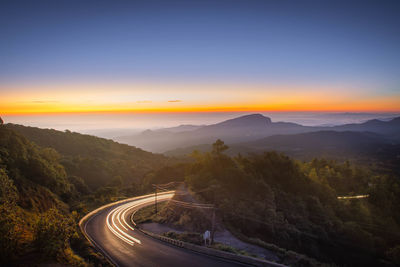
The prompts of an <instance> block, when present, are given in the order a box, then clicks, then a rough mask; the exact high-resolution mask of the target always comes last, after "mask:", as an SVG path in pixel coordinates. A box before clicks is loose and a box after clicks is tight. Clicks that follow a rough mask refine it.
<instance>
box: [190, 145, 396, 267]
mask: <svg viewBox="0 0 400 267" xmlns="http://www.w3.org/2000/svg"><path fill="white" fill-rule="evenodd" d="M226 149H227V147H226V146H225V145H224V144H223V142H221V141H218V142H216V143H215V144H214V145H213V150H212V151H211V152H207V153H203V154H202V153H194V154H193V156H194V157H195V162H194V163H192V164H190V165H189V166H188V168H187V172H186V181H187V182H188V184H189V186H190V187H191V188H192V190H193V191H194V192H200V193H198V194H197V196H198V197H199V198H200V199H203V201H204V202H207V203H213V204H215V205H216V206H217V209H218V214H219V216H220V217H222V218H223V221H224V222H225V224H226V225H228V226H230V227H231V228H232V229H233V230H234V231H235V232H236V233H237V235H239V236H242V238H244V239H246V240H251V241H252V242H255V243H257V244H259V245H263V244H267V243H272V244H277V245H279V246H280V247H283V248H286V249H291V250H294V251H297V252H300V253H304V254H306V255H308V256H310V257H313V258H315V259H317V260H319V261H321V262H327V263H331V262H334V263H336V264H339V265H342V264H345V265H357V266H366V265H369V266H371V265H375V266H377V265H390V264H400V261H399V256H400V254H399V253H400V235H399V233H400V212H399V209H398V207H399V206H400V179H399V177H397V176H394V175H390V174H385V175H382V174H379V173H377V172H371V171H370V170H369V169H368V168H367V167H356V166H354V165H351V164H349V163H348V162H345V163H337V162H335V161H327V160H323V159H314V160H312V161H310V162H305V163H303V162H298V161H294V160H292V159H291V158H289V157H287V156H285V155H283V154H278V153H275V152H265V153H263V154H259V155H251V156H248V157H243V156H240V155H239V156H238V157H234V158H232V157H229V156H227V155H225V154H224V153H223V152H224V151H225V150H226ZM359 194H369V198H366V199H357V200H338V199H337V196H343V195H359Z"/></svg>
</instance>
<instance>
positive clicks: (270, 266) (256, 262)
mask: <svg viewBox="0 0 400 267" xmlns="http://www.w3.org/2000/svg"><path fill="white" fill-rule="evenodd" d="M134 214H135V213H132V215H131V222H132V224H133V225H135V227H136V229H137V230H138V231H140V232H142V233H144V234H145V235H148V236H150V237H153V238H155V239H158V240H161V241H163V242H166V243H169V244H171V245H174V246H177V247H180V248H185V249H189V250H192V251H195V252H198V253H202V254H206V255H210V256H214V257H218V258H223V259H227V260H230V261H237V262H240V263H245V264H249V265H253V266H263V267H286V265H283V264H279V263H276V262H273V261H267V260H262V259H257V258H253V257H249V256H244V255H238V254H233V253H229V252H226V251H221V250H216V249H212V248H208V247H203V246H198V245H195V244H191V243H188V242H184V241H180V240H176V239H172V238H169V237H166V236H162V235H158V234H155V233H152V232H149V231H146V230H143V229H140V227H138V225H137V224H136V223H135V222H134V220H133V215H134Z"/></svg>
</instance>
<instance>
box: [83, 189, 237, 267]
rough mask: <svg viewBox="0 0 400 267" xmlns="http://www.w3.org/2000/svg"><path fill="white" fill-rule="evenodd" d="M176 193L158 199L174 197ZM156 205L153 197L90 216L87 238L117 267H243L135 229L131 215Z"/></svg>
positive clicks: (109, 207)
mask: <svg viewBox="0 0 400 267" xmlns="http://www.w3.org/2000/svg"><path fill="white" fill-rule="evenodd" d="M173 195H174V192H166V193H162V194H159V195H158V196H157V200H158V201H166V200H169V199H171V198H172V196H173ZM153 203H154V195H146V196H142V197H137V198H134V199H130V200H128V201H122V202H116V203H114V204H110V205H107V206H106V207H102V208H100V209H98V210H96V211H95V212H92V213H90V214H88V215H87V216H86V217H85V218H84V219H83V220H82V223H81V228H82V230H83V232H84V233H85V235H86V237H87V238H88V239H89V240H90V242H92V244H93V245H94V246H96V247H97V248H98V249H99V250H100V251H101V252H102V253H103V254H104V255H105V256H107V258H108V259H109V260H110V261H111V262H113V263H114V264H115V265H116V266H146V267H147V266H152V267H153V266H174V267H176V266H185V267H186V266H190V267H195V266H207V267H209V266H244V265H243V264H240V263H237V262H230V261H227V260H224V259H220V258H216V257H211V256H207V255H203V254H199V253H196V252H193V251H190V250H187V249H182V248H178V247H175V246H173V245H170V244H167V243H164V242H162V241H159V240H156V239H153V238H151V237H149V236H147V235H145V234H143V233H141V232H140V231H138V230H136V229H135V228H134V227H133V225H132V223H131V220H130V217H131V215H132V214H133V213H134V212H136V211H137V210H139V209H140V208H143V207H145V206H148V205H151V204H153Z"/></svg>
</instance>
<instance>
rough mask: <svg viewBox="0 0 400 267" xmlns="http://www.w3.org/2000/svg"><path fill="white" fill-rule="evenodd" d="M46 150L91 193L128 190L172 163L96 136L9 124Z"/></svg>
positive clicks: (8, 126)
mask: <svg viewBox="0 0 400 267" xmlns="http://www.w3.org/2000/svg"><path fill="white" fill-rule="evenodd" d="M6 127H7V128H8V129H11V130H14V131H16V132H18V133H20V134H21V135H23V136H25V137H26V138H28V139H29V140H31V141H33V142H34V143H36V144H38V145H40V146H42V147H50V148H53V149H55V150H56V151H57V152H58V153H60V154H61V155H62V157H61V159H60V161H61V164H62V165H63V166H64V167H65V169H66V171H67V173H68V174H69V175H71V176H76V177H75V178H73V179H74V180H81V179H83V180H84V183H85V184H86V185H87V186H88V187H89V189H91V190H95V189H97V188H98V187H102V186H105V185H108V184H110V183H112V184H122V185H124V186H125V187H126V186H131V185H132V183H138V182H140V179H141V178H142V177H143V175H145V174H146V173H148V172H150V171H151V170H153V169H154V166H159V167H161V166H165V165H166V164H167V163H168V162H169V161H170V159H169V158H167V157H165V156H162V155H157V154H153V153H150V152H146V151H143V150H141V149H139V148H135V147H132V146H128V145H124V144H119V143H116V142H114V141H112V140H107V139H103V138H98V137H95V136H90V135H84V134H79V133H74V132H70V131H65V132H61V131H56V130H52V129H40V128H35V127H26V126H22V125H15V124H7V125H6Z"/></svg>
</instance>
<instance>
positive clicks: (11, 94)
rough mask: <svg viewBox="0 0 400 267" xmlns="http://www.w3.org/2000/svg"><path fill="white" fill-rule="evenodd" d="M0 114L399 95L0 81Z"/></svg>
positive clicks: (393, 98) (174, 109) (363, 105)
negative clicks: (23, 84)
mask: <svg viewBox="0 0 400 267" xmlns="http://www.w3.org/2000/svg"><path fill="white" fill-rule="evenodd" d="M0 89H2V91H3V92H5V93H3V95H2V97H1V99H0V115H31V114H32V115H34V114H36V115H37V114H43V115H46V114H47V115H49V114H70V113H74V114H79V113H100V114H101V113H189V112H191V113H194V112H399V111H400V94H399V93H393V94H392V95H383V96H376V95H373V94H372V95H370V94H369V93H368V90H364V89H360V88H351V87H346V86H331V87H329V86H321V85H310V86H304V85H303V86H300V85H262V84H261V85H260V84H237V85H233V84H193V85H187V84H106V85H94V84H87V85H82V84H81V85H73V84H70V85H58V86H50V85H44V86H39V85H32V86H30V87H28V86H5V85H3V86H1V85H0Z"/></svg>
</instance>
